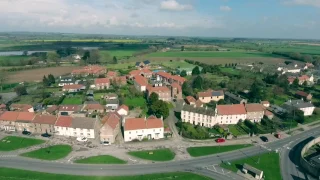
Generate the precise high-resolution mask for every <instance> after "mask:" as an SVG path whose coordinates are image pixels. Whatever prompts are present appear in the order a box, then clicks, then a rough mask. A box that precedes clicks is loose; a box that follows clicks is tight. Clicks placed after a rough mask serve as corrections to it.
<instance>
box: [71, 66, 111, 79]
mask: <svg viewBox="0 0 320 180" xmlns="http://www.w3.org/2000/svg"><path fill="white" fill-rule="evenodd" d="M106 73H107V69H106V68H105V67H103V66H98V65H89V66H85V67H83V68H82V69H75V70H73V71H72V72H71V75H72V76H84V77H85V76H88V75H92V76H99V75H102V74H106Z"/></svg>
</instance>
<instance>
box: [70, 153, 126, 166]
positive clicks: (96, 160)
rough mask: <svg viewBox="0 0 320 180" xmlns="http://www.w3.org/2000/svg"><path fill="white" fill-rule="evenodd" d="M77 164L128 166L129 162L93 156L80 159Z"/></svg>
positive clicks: (110, 157) (109, 157) (105, 156)
mask: <svg viewBox="0 0 320 180" xmlns="http://www.w3.org/2000/svg"><path fill="white" fill-rule="evenodd" d="M75 163H80V164H126V163H127V162H126V161H124V160H122V159H118V158H116V157H113V156H110V155H101V156H92V157H88V158H83V159H78V160H76V161H75Z"/></svg>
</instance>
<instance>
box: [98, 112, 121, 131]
mask: <svg viewBox="0 0 320 180" xmlns="http://www.w3.org/2000/svg"><path fill="white" fill-rule="evenodd" d="M120 119H121V116H120V115H119V114H118V113H114V112H111V113H108V114H107V115H106V116H104V117H103V118H102V121H101V123H102V124H103V125H104V124H108V125H109V126H110V127H111V128H112V129H115V128H116V127H117V125H118V124H119V123H120Z"/></svg>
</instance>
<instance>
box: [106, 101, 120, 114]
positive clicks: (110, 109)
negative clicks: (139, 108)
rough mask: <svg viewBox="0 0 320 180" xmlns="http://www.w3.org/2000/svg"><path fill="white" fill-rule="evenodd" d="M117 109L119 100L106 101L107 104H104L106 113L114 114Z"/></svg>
mask: <svg viewBox="0 0 320 180" xmlns="http://www.w3.org/2000/svg"><path fill="white" fill-rule="evenodd" d="M118 108H119V100H118V99H110V100H107V104H106V111H107V112H114V111H115V110H116V109H118Z"/></svg>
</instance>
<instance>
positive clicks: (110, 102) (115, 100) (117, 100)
mask: <svg viewBox="0 0 320 180" xmlns="http://www.w3.org/2000/svg"><path fill="white" fill-rule="evenodd" d="M107 104H119V99H109V100H107Z"/></svg>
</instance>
